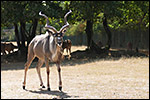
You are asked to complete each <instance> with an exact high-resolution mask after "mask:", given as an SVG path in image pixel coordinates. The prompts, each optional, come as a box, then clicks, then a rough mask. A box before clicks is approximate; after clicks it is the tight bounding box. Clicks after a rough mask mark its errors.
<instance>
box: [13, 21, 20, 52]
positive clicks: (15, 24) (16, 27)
mask: <svg viewBox="0 0 150 100" xmlns="http://www.w3.org/2000/svg"><path fill="white" fill-rule="evenodd" d="M14 26H15V36H16V41H17V46H18V49H19V50H20V39H19V31H18V25H17V23H14Z"/></svg>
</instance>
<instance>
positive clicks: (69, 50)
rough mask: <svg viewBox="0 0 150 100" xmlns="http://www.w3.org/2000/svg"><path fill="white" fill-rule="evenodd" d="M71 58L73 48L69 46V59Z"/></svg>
mask: <svg viewBox="0 0 150 100" xmlns="http://www.w3.org/2000/svg"><path fill="white" fill-rule="evenodd" d="M70 58H71V48H69V60H70Z"/></svg>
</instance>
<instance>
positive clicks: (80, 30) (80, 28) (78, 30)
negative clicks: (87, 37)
mask: <svg viewBox="0 0 150 100" xmlns="http://www.w3.org/2000/svg"><path fill="white" fill-rule="evenodd" d="M84 33H85V22H82V21H81V22H77V23H76V24H74V25H71V26H70V28H69V29H68V30H67V32H66V33H65V35H66V36H74V35H79V34H84Z"/></svg>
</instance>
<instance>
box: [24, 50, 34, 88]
mask: <svg viewBox="0 0 150 100" xmlns="http://www.w3.org/2000/svg"><path fill="white" fill-rule="evenodd" d="M33 59H34V54H33V53H29V54H28V59H27V62H26V63H25V74H24V82H23V89H25V85H26V76H27V70H28V68H29V66H30V65H31V63H32V61H33Z"/></svg>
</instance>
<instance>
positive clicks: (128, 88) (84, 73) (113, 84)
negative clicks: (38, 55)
mask: <svg viewBox="0 0 150 100" xmlns="http://www.w3.org/2000/svg"><path fill="white" fill-rule="evenodd" d="M83 48H84V47H82V48H81V49H83ZM75 49H79V48H77V47H76V48H74V50H75ZM24 64H25V62H16V63H7V64H6V63H5V64H4V63H1V99H56V98H57V99H62V98H63V99H70V98H74V99H79V98H81V99H131V98H132V99H133V98H134V99H149V57H144V58H141V57H137V58H120V59H118V60H106V59H95V60H93V61H90V62H82V63H81V60H79V61H78V62H75V63H74V62H71V61H69V62H68V64H65V63H63V64H62V67H61V68H62V82H63V89H62V92H59V90H58V72H57V68H56V65H55V64H50V66H51V67H50V71H51V72H50V85H51V91H47V88H45V89H42V88H41V87H40V86H39V85H40V82H39V78H38V75H37V72H36V68H35V65H36V62H33V63H32V65H31V66H30V68H29V70H28V73H27V84H26V90H23V89H22V82H23V78H24ZM41 75H42V78H43V82H44V85H45V86H46V83H47V80H46V78H47V77H46V68H45V65H43V67H42V68H41Z"/></svg>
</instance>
